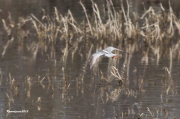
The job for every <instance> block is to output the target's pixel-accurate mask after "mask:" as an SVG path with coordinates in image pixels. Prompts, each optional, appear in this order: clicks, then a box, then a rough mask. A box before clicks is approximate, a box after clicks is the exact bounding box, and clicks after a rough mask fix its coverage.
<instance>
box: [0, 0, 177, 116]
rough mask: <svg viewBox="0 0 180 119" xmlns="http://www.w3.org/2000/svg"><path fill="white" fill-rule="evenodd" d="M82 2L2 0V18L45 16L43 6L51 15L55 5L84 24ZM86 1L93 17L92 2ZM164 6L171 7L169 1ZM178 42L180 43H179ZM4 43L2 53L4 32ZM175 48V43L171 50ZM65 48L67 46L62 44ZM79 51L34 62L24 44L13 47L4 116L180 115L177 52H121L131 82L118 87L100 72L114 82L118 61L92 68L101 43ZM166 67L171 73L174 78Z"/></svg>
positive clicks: (2, 96) (6, 70) (7, 62)
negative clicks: (92, 57)
mask: <svg viewBox="0 0 180 119" xmlns="http://www.w3.org/2000/svg"><path fill="white" fill-rule="evenodd" d="M77 2H78V1H73V0H68V1H67V0H64V1H63V0H52V1H50V0H49V1H48V0H46V1H44V0H40V1H38V2H37V1H28V0H26V1H20V0H17V1H5V0H0V19H1V20H2V19H7V17H8V12H11V14H12V19H14V20H15V21H18V19H19V17H26V16H28V15H29V14H30V13H33V14H34V15H36V16H37V17H39V18H40V17H41V16H42V10H41V9H42V8H43V9H45V10H46V12H47V14H52V12H54V6H56V7H57V9H58V10H59V12H60V13H61V14H65V13H66V12H67V10H68V9H70V10H71V11H72V13H73V15H74V16H75V17H76V18H77V19H79V20H81V19H83V18H82V15H84V13H83V12H82V8H81V6H80V5H79V4H78V3H77ZM82 2H83V3H84V4H85V6H86V7H87V9H88V12H90V13H91V10H92V9H91V7H90V6H91V5H90V3H91V2H87V1H82ZM159 2H160V1H158V0H156V1H150V0H149V1H145V2H144V4H145V7H147V8H148V6H149V5H153V6H156V5H158V4H159ZM161 2H162V3H163V6H164V7H165V8H167V9H168V3H167V1H165V0H162V1H161ZM129 3H130V8H131V10H132V11H134V10H135V11H137V12H139V13H141V12H142V10H143V9H144V8H143V5H142V4H141V3H142V1H141V0H136V1H129ZM103 4H104V2H103V1H99V2H98V5H99V7H100V8H101V7H103ZM119 4H120V2H119V1H114V6H115V8H117V9H118V8H119V7H120V5H119ZM171 4H172V8H173V9H174V11H175V13H176V14H178V12H179V7H178V6H179V5H178V4H180V3H178V2H177V1H176V0H174V1H171ZM0 26H2V23H0ZM0 29H2V28H0ZM177 40H178V41H179V39H177ZM178 41H177V43H176V44H179V42H178ZM0 42H1V48H0V52H1V53H3V47H4V46H3V44H5V43H6V37H5V36H4V35H3V30H1V31H0ZM4 42H5V43H4ZM176 44H174V45H172V48H173V46H174V47H175V45H176ZM62 46H64V44H61V45H60V47H62ZM77 47H78V49H77V50H74V49H70V50H69V51H68V53H67V54H68V55H67V59H65V61H63V56H62V53H61V52H57V56H56V58H54V59H53V60H51V58H49V57H50V55H48V54H43V53H41V52H38V54H37V57H36V58H33V54H31V53H29V52H28V51H22V47H21V45H18V46H16V47H15V46H14V45H12V46H11V45H10V46H9V48H8V49H7V51H6V54H5V55H2V56H3V57H1V58H0V68H1V75H0V76H1V77H0V92H1V93H0V109H1V110H0V117H1V118H9V119H23V118H24V119H26V118H27V119H53V118H54V119H59V118H60V119H61V118H63V119H103V118H105V119H137V118H139V119H140V118H142V119H150V118H157V119H164V118H168V119H173V118H178V117H179V116H180V113H179V110H180V100H179V98H180V95H179V93H180V87H179V85H180V81H179V77H180V64H179V54H178V51H179V49H178V48H177V49H176V50H173V51H172V55H173V57H171V56H170V54H171V50H170V48H169V49H168V48H167V49H164V50H160V51H162V53H161V54H162V55H161V56H160V57H158V55H157V54H156V51H158V49H155V50H153V49H149V50H150V53H149V54H148V55H145V54H144V49H143V48H142V47H141V46H140V45H137V46H134V47H136V48H135V49H134V50H132V52H131V54H130V56H127V55H125V54H122V56H121V57H119V58H118V59H117V63H115V66H116V67H117V69H118V70H119V72H120V74H121V75H122V76H123V77H125V79H126V80H128V82H129V83H126V84H125V85H123V86H119V83H118V82H117V81H115V80H113V81H112V82H110V83H108V82H107V81H105V80H103V79H102V75H101V74H100V73H99V70H101V71H102V73H103V75H104V77H105V78H107V79H110V78H109V76H110V72H109V70H108V68H109V67H108V65H110V64H111V63H112V62H116V61H112V60H108V59H107V58H104V59H103V60H102V61H101V62H100V63H99V69H97V70H96V72H95V74H93V72H92V71H91V70H90V68H89V64H88V59H87V56H88V53H89V52H90V54H92V53H94V52H95V51H96V49H101V48H102V47H98V45H94V46H93V45H92V47H91V46H87V47H84V46H83V45H82V44H81V43H80V44H78V46H77ZM103 47H106V45H103ZM117 47H118V46H117ZM122 49H123V48H122ZM125 49H126V48H124V50H125ZM126 50H127V49H126ZM73 51H74V52H73ZM73 53H74V54H73ZM128 57H130V58H129V61H130V62H129V63H130V64H129V65H127V63H124V62H125V59H126V58H128ZM109 62H110V63H109ZM164 67H167V68H168V70H169V71H170V72H171V78H172V79H171V80H170V79H169V77H168V73H167V72H166V71H165V69H164ZM127 69H129V70H128V71H127ZM41 81H42V82H41ZM7 110H11V111H22V110H28V112H27V113H25V112H23V113H7Z"/></svg>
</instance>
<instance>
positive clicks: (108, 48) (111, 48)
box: [103, 46, 124, 53]
mask: <svg viewBox="0 0 180 119" xmlns="http://www.w3.org/2000/svg"><path fill="white" fill-rule="evenodd" d="M113 50H118V51H122V50H120V49H117V48H114V47H112V46H109V47H107V48H105V49H104V50H103V51H104V52H106V53H111V52H112V51H113ZM122 52H124V51H122Z"/></svg>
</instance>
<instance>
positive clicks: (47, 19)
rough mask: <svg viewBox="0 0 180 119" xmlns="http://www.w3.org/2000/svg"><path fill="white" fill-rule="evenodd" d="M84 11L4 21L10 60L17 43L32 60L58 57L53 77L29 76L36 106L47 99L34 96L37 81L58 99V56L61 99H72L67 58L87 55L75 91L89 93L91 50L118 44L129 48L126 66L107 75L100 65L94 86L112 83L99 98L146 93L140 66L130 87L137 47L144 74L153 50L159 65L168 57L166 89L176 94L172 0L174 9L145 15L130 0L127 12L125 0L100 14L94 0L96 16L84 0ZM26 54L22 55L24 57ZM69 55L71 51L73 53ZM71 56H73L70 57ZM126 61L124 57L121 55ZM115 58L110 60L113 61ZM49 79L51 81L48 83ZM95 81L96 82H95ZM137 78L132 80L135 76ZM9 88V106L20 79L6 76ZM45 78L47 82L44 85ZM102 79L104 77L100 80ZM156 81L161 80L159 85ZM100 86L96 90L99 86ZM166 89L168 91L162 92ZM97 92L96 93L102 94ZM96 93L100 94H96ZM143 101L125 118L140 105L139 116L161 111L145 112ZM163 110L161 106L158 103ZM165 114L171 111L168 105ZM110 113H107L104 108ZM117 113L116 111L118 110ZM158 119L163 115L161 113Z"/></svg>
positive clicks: (177, 24)
mask: <svg viewBox="0 0 180 119" xmlns="http://www.w3.org/2000/svg"><path fill="white" fill-rule="evenodd" d="M79 4H80V5H81V6H82V8H83V11H84V18H85V20H84V21H81V22H77V21H76V19H75V18H74V17H73V14H72V13H71V11H68V12H67V14H66V15H64V16H63V15H61V14H59V13H58V10H57V9H56V8H55V9H54V14H53V16H49V15H48V14H47V13H46V11H45V10H43V15H42V17H41V18H37V17H36V16H35V15H33V14H30V15H29V16H28V17H26V18H22V17H19V21H18V23H15V22H14V21H13V19H12V18H11V14H9V17H8V19H3V20H2V23H3V28H4V36H5V41H3V49H2V58H6V55H7V53H8V48H10V47H14V46H15V48H16V49H17V51H18V53H20V54H23V53H24V54H25V53H26V52H28V56H27V58H28V59H29V60H36V59H37V56H38V55H43V56H46V58H45V59H44V60H47V62H48V61H53V63H54V69H53V71H54V72H53V73H54V74H53V76H55V78H52V77H51V76H49V75H47V76H45V77H41V76H39V75H37V77H29V76H27V78H26V79H25V80H24V85H25V89H26V90H25V94H26V100H30V101H32V105H33V104H35V105H36V106H37V109H38V110H41V104H42V103H43V98H41V95H39V96H36V99H34V100H33V99H31V97H32V95H33V93H32V87H33V85H35V84H36V83H37V84H38V86H39V87H41V88H43V89H45V90H46V91H47V92H52V95H51V97H52V98H54V90H55V89H54V88H55V84H54V83H53V80H54V79H56V76H57V75H56V63H57V61H56V60H58V59H59V60H60V62H63V65H62V67H61V68H62V70H61V71H60V72H62V75H63V78H62V79H63V82H62V83H61V84H60V86H61V88H60V92H61V95H60V97H61V99H63V100H64V103H66V100H70V99H68V91H69V88H70V87H71V83H70V82H68V76H67V75H66V69H67V68H68V67H67V59H68V58H71V61H73V60H74V59H75V57H76V54H78V55H79V56H81V59H85V62H84V63H82V64H81V69H82V70H81V71H80V72H79V74H78V76H77V77H75V80H76V95H80V94H79V93H82V94H83V95H84V92H85V91H84V79H85V74H86V72H87V71H90V70H89V69H88V64H89V62H88V61H89V57H90V56H91V54H92V52H94V51H95V50H97V49H103V48H105V47H107V46H109V45H112V46H116V47H117V48H120V49H124V50H126V51H127V52H129V54H126V55H125V59H124V60H123V63H122V65H123V66H122V67H120V68H119V67H117V65H118V63H114V64H115V65H114V66H112V65H111V64H110V63H109V65H108V67H107V70H108V71H109V72H108V73H109V74H108V75H105V73H104V72H102V71H100V72H99V69H98V71H97V70H96V71H97V72H98V73H97V72H96V71H95V72H96V75H93V76H92V77H91V78H92V84H90V85H91V86H90V87H93V84H94V82H95V79H96V78H99V79H100V80H105V82H107V83H108V85H105V86H104V85H101V87H100V93H99V94H98V96H99V95H100V97H101V98H102V100H103V102H108V101H112V102H114V101H117V100H118V98H119V97H120V96H121V95H125V96H127V97H133V98H136V97H137V96H138V95H143V94H145V93H146V89H145V87H144V84H145V80H146V79H144V77H143V76H139V75H138V73H137V72H138V71H139V69H136V68H135V70H134V72H133V73H134V77H135V79H134V85H135V86H136V88H137V89H133V88H131V87H130V86H129V76H130V66H131V62H132V57H133V55H134V53H135V52H136V51H141V52H142V57H141V61H140V62H141V63H142V64H144V70H143V71H144V73H143V75H145V73H146V72H148V71H147V69H146V66H147V65H148V64H149V62H150V60H151V59H150V54H151V55H153V56H152V57H153V58H154V59H155V60H156V65H159V61H160V59H161V58H162V57H167V58H168V59H169V64H168V66H165V67H164V68H163V69H162V70H164V71H165V72H164V77H163V78H164V79H165V80H163V81H164V82H163V84H164V85H165V93H166V94H167V95H168V94H169V93H174V92H176V91H175V90H176V89H175V88H174V87H175V84H174V80H173V76H172V68H173V65H172V64H173V59H174V58H178V61H179V59H180V52H179V51H180V40H179V39H177V38H178V36H179V35H180V19H179V18H178V17H177V16H176V15H175V14H174V12H173V9H172V7H171V5H170V2H169V10H166V9H165V8H164V7H163V5H162V4H160V5H159V9H158V10H155V9H154V8H153V7H149V8H148V9H147V10H146V11H144V13H143V14H142V15H138V13H135V12H134V13H133V14H131V15H130V12H129V3H128V0H127V1H126V4H127V10H125V8H124V6H123V1H122V0H121V9H120V10H116V9H115V8H114V6H113V3H112V1H111V0H107V2H106V4H107V5H106V7H107V8H106V9H107V11H106V12H105V14H101V13H100V10H99V8H98V5H97V4H96V3H95V2H94V1H92V9H93V14H92V16H91V17H90V15H89V14H88V13H87V10H86V8H85V6H84V5H83V3H82V2H80V3H79ZM24 54H23V55H24ZM69 54H70V55H69ZM70 56H71V57H70ZM120 58H121V59H122V57H120ZM109 62H111V60H110V61H109ZM0 74H1V77H0V85H1V83H2V73H1V70H0ZM114 80H115V81H118V84H119V85H118V86H117V87H116V88H114V87H113V88H112V86H114V85H113V84H112V85H109V84H110V83H113V81H114ZM47 81H48V83H47ZM93 81H94V82H93ZM131 81H132V80H131ZM7 82H9V83H8V85H9V90H7V92H6V96H7V98H8V100H9V102H8V107H9V108H10V107H11V104H12V103H14V97H15V95H16V96H17V95H18V94H19V87H18V85H17V83H16V79H14V78H13V76H11V74H9V77H8V78H7ZM44 82H46V84H45V83H44ZM99 82H100V81H99ZM154 85H156V82H155V83H154ZM97 87H98V86H97V84H95V86H94V87H93V88H94V92H95V89H97ZM162 92H163V91H162ZM98 96H97V97H98ZM95 97H96V96H95ZM142 105H143V104H139V103H134V104H133V105H132V106H131V107H129V108H128V110H126V112H122V114H121V117H122V118H124V117H125V116H128V115H135V113H134V112H135V111H134V109H135V108H138V111H139V112H138V114H139V118H143V117H144V118H145V117H146V116H147V115H150V116H149V117H152V118H156V115H158V114H159V112H158V110H156V108H153V111H152V108H150V107H146V108H145V110H146V111H145V112H141V110H140V109H141V108H142ZM157 108H158V107H157ZM164 112H165V117H168V116H167V115H166V114H167V113H168V111H167V110H165V109H164ZM104 113H105V112H104ZM114 113H115V112H114ZM157 118H158V117H157Z"/></svg>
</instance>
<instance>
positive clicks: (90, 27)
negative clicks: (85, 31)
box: [79, 1, 93, 34]
mask: <svg viewBox="0 0 180 119" xmlns="http://www.w3.org/2000/svg"><path fill="white" fill-rule="evenodd" d="M79 3H80V5H81V6H82V8H83V10H84V13H85V16H86V20H87V22H88V25H89V29H90V31H91V34H93V31H92V26H91V24H90V21H89V18H88V15H87V12H86V8H85V7H84V5H83V4H82V2H81V1H80V2H79Z"/></svg>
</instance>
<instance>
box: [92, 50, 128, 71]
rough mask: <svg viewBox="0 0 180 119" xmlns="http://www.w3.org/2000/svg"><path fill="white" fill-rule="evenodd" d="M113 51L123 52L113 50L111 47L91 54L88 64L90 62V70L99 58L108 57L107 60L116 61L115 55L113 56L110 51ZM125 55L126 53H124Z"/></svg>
mask: <svg viewBox="0 0 180 119" xmlns="http://www.w3.org/2000/svg"><path fill="white" fill-rule="evenodd" d="M113 50H118V51H121V52H124V51H123V50H120V49H117V48H114V47H112V46H110V47H107V48H105V49H103V50H98V51H97V52H96V53H94V54H92V56H91V58H90V60H89V62H90V69H92V67H93V66H94V64H95V63H96V62H97V59H98V58H99V57H101V56H104V57H109V58H113V59H116V58H117V54H113V53H112V51H113ZM126 53H127V52H126Z"/></svg>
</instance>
